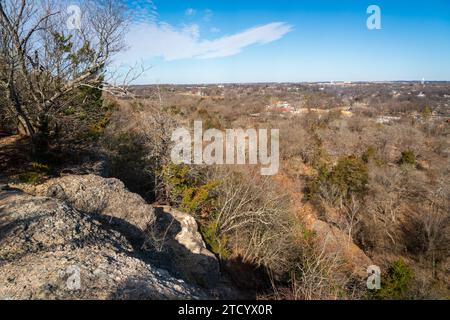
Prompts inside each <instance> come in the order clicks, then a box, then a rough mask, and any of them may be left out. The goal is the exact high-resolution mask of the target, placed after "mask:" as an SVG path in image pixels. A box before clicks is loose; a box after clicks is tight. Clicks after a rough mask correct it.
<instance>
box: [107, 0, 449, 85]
mask: <svg viewBox="0 0 450 320" xmlns="http://www.w3.org/2000/svg"><path fill="white" fill-rule="evenodd" d="M371 5H377V6H378V7H379V9H380V22H381V29H369V28H368V27H367V20H368V19H370V21H374V20H372V18H373V16H372V14H373V13H374V12H372V11H371V12H369V13H368V12H367V10H368V7H369V6H371ZM128 6H129V8H130V9H132V11H133V12H134V13H136V15H135V16H134V18H133V21H132V23H131V25H130V27H129V29H128V32H127V36H126V43H127V50H126V51H125V52H123V53H120V54H119V55H118V56H117V57H116V58H115V60H114V66H115V67H116V68H119V69H121V68H126V67H129V66H135V65H144V66H145V67H146V68H148V70H147V71H146V72H145V73H144V74H143V75H142V76H141V77H140V78H139V79H138V80H137V81H136V82H135V83H137V84H155V83H159V84H166V83H173V84H193V83H197V84H200V83H247V82H250V83H253V82H310V81H393V80H422V79H426V80H450V1H449V0H427V1H416V0H410V1H404V0H395V1H393V0H369V1H366V0H340V1H337V0H327V1H326V0H308V1H307V0H153V1H150V0H130V1H128Z"/></svg>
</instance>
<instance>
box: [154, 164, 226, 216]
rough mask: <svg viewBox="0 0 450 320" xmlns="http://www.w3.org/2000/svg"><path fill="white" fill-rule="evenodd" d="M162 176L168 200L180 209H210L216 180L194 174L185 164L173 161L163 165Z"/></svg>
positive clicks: (196, 211) (193, 210)
mask: <svg viewBox="0 0 450 320" xmlns="http://www.w3.org/2000/svg"><path fill="white" fill-rule="evenodd" d="M162 177H163V182H164V185H165V187H166V191H167V193H168V198H169V200H170V201H171V202H172V203H173V204H176V205H177V206H179V207H180V209H182V210H184V211H187V212H189V213H193V214H199V213H202V212H203V211H207V210H209V209H210V207H211V205H212V201H213V198H214V197H213V191H214V190H215V188H216V187H217V186H218V183H217V182H215V181H207V179H203V178H202V177H200V176H196V175H194V174H193V173H192V172H191V170H190V168H189V166H187V165H176V164H174V163H170V164H169V165H166V166H164V167H163V170H162Z"/></svg>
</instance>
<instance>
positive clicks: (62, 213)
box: [0, 184, 207, 299]
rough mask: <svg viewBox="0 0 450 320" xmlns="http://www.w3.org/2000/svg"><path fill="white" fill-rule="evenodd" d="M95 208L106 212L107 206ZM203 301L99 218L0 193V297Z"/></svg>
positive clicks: (57, 202) (200, 294)
mask: <svg viewBox="0 0 450 320" xmlns="http://www.w3.org/2000/svg"><path fill="white" fill-rule="evenodd" d="M116 186H117V185H116ZM111 188H112V189H114V184H112V185H111ZM85 195H86V196H88V195H87V194H86V193H85ZM99 200H101V199H99ZM135 200H136V201H137V198H136V199H135ZM79 201H80V205H81V204H83V202H82V201H81V199H79ZM102 203H103V204H105V203H106V204H107V205H106V206H104V208H110V209H111V206H110V205H111V204H112V203H114V201H113V200H112V199H110V202H108V201H106V202H105V201H103V202H102ZM130 203H133V202H130ZM135 203H137V202H135ZM84 205H87V206H88V205H89V204H88V203H84ZM85 208H86V207H85ZM118 214H120V212H119V213H118ZM205 297H207V294H206V293H205V292H204V291H203V290H200V289H198V288H197V287H196V286H193V285H188V284H187V283H186V282H185V281H183V280H180V279H177V278H174V277H173V276H172V275H170V274H169V272H167V271H164V270H161V269H158V268H156V267H155V266H154V265H153V264H151V263H149V261H148V260H147V259H146V258H145V257H144V256H142V252H139V251H136V250H135V249H134V248H133V245H132V244H131V243H130V242H129V241H128V240H127V239H126V237H125V236H123V234H122V232H121V229H116V227H115V226H114V225H111V224H108V223H107V221H105V219H103V218H102V217H101V215H98V214H96V213H92V212H91V213H84V212H81V211H79V210H77V209H75V208H74V207H72V206H71V205H70V202H64V201H61V200H58V199H54V198H49V197H39V196H32V195H29V194H26V193H24V192H22V191H17V190H3V191H0V299H195V298H205Z"/></svg>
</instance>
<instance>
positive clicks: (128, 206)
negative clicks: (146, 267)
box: [18, 175, 155, 231]
mask: <svg viewBox="0 0 450 320" xmlns="http://www.w3.org/2000/svg"><path fill="white" fill-rule="evenodd" d="M18 187H19V188H20V189H22V190H25V191H26V192H28V193H31V194H34V195H39V196H48V197H51V198H56V199H59V200H62V201H65V202H67V203H69V204H70V205H72V206H73V207H74V208H75V209H77V210H80V211H83V212H87V213H96V214H101V215H103V216H109V217H113V218H118V219H123V220H125V221H127V222H128V223H130V224H132V225H134V226H136V227H138V228H139V229H141V230H143V231H144V230H146V229H147V228H148V227H149V225H151V224H152V223H153V221H154V219H155V214H154V210H153V207H152V206H151V205H148V204H147V203H146V202H145V200H144V199H142V197H140V196H139V195H137V194H134V193H131V192H129V191H128V190H127V189H126V188H125V185H124V184H123V183H122V182H121V181H120V180H117V179H105V178H102V177H100V176H96V175H69V176H64V177H61V178H56V179H51V180H49V181H47V182H45V183H44V184H41V185H38V186H27V185H21V186H18Z"/></svg>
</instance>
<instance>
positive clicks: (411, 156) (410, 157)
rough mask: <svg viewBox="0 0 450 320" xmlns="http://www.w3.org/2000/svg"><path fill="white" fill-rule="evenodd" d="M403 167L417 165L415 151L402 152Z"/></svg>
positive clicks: (401, 162)
mask: <svg viewBox="0 0 450 320" xmlns="http://www.w3.org/2000/svg"><path fill="white" fill-rule="evenodd" d="M400 164H401V165H412V166H415V165H416V155H415V153H414V151H412V150H407V151H403V152H402V157H401V158H400Z"/></svg>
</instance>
